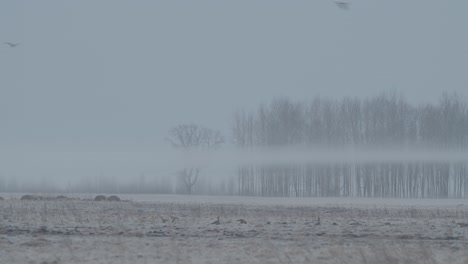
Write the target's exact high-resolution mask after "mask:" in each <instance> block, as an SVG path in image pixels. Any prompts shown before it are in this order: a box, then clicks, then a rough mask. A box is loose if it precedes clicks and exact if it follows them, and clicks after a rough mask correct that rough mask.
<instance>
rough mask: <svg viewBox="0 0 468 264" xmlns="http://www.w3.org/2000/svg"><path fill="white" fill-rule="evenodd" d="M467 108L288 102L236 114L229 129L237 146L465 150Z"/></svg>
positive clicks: (399, 102)
mask: <svg viewBox="0 0 468 264" xmlns="http://www.w3.org/2000/svg"><path fill="white" fill-rule="evenodd" d="M467 131H468V107H467V103H466V101H465V100H464V99H462V98H461V97H460V96H459V95H457V94H451V95H449V94H447V93H445V94H443V95H442V96H441V98H440V100H439V102H438V103H436V104H425V105H420V106H414V105H411V104H409V103H408V102H407V101H406V100H405V99H404V98H403V97H399V96H397V95H396V94H395V93H392V94H381V95H379V96H376V97H373V98H368V99H365V100H361V99H358V98H344V99H342V100H332V99H324V98H320V97H317V98H315V99H313V100H312V101H311V102H309V103H303V102H293V101H291V100H289V99H287V98H279V99H275V100H273V101H272V102H271V103H270V104H268V105H261V106H260V107H259V108H258V109H257V110H256V111H254V112H247V111H245V110H239V111H237V112H236V113H235V114H234V122H233V125H232V132H233V139H234V143H235V144H236V145H237V146H240V147H255V146H285V145H286V146H291V145H307V146H312V145H340V146H343V145H344V146H349V145H359V146H382V145H393V146H394V145H400V146H430V147H437V148H466V147H467V146H468V133H467Z"/></svg>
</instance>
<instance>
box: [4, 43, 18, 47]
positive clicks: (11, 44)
mask: <svg viewBox="0 0 468 264" xmlns="http://www.w3.org/2000/svg"><path fill="white" fill-rule="evenodd" d="M5 44H6V45H8V46H10V48H14V47H16V46H18V45H19V43H11V42H5Z"/></svg>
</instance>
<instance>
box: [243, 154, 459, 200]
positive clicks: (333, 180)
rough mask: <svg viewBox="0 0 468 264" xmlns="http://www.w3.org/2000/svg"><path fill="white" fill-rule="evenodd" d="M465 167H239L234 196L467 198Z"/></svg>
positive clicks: (433, 164) (431, 164)
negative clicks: (236, 193) (236, 191)
mask: <svg viewBox="0 0 468 264" xmlns="http://www.w3.org/2000/svg"><path fill="white" fill-rule="evenodd" d="M467 175H468V166H467V164H466V163H449V162H409V163H403V162H401V163H385V162H381V163H361V164H350V163H345V164H309V165H302V166H299V165H293V166H254V165H252V166H241V167H239V171H238V193H239V195H248V196H295V197H328V196H335V197H337V196H345V197H394V198H465V197H468V176H467Z"/></svg>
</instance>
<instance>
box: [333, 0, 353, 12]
mask: <svg viewBox="0 0 468 264" xmlns="http://www.w3.org/2000/svg"><path fill="white" fill-rule="evenodd" d="M335 4H336V5H337V6H338V7H339V8H341V9H343V10H349V5H350V3H346V2H337V1H335Z"/></svg>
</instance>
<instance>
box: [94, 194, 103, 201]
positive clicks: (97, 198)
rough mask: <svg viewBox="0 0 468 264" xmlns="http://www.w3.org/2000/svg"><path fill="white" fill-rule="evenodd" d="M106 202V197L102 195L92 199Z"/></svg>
mask: <svg viewBox="0 0 468 264" xmlns="http://www.w3.org/2000/svg"><path fill="white" fill-rule="evenodd" d="M105 200H106V197H105V196H104V195H98V196H96V197H95V198H94V201H98V202H100V201H105Z"/></svg>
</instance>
